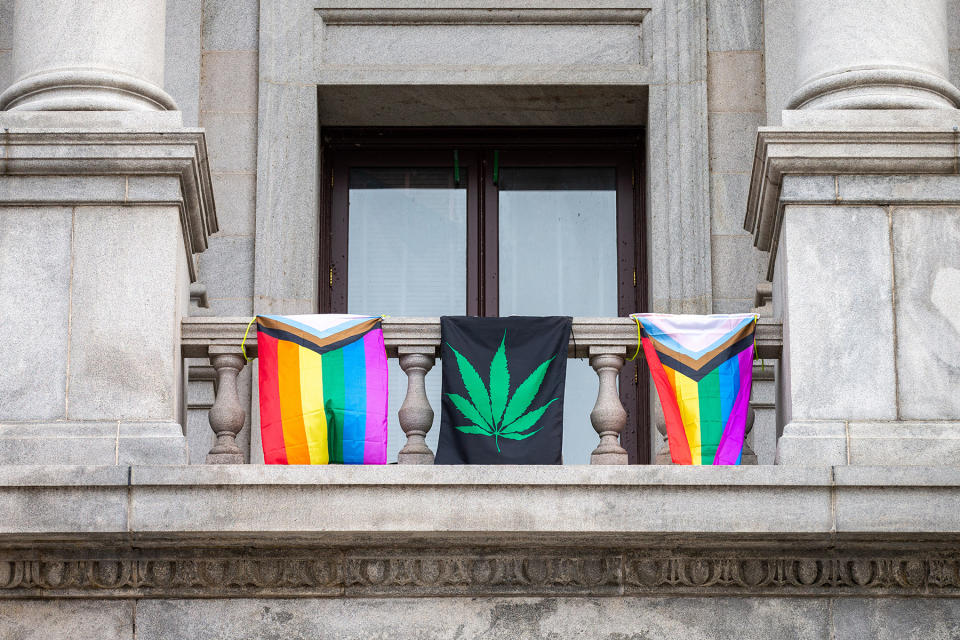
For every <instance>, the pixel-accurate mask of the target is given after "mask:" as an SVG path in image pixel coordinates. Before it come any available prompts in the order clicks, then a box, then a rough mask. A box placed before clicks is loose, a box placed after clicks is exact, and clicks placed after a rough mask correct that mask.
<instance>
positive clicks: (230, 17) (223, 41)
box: [203, 0, 260, 51]
mask: <svg viewBox="0 0 960 640" xmlns="http://www.w3.org/2000/svg"><path fill="white" fill-rule="evenodd" d="M259 22H260V3H259V2H258V0H235V1H234V0H204V1H203V48H204V50H205V51H223V50H238V49H242V50H253V49H257V47H258V43H259V37H258V36H259V33H258V29H257V27H258V25H259Z"/></svg>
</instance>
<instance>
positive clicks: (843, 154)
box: [744, 127, 960, 278]
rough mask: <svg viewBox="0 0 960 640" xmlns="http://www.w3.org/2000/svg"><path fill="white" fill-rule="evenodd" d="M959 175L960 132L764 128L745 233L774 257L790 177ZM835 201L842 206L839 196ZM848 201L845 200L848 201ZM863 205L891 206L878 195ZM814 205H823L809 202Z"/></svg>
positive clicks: (771, 258) (893, 129)
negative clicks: (783, 200)
mask: <svg viewBox="0 0 960 640" xmlns="http://www.w3.org/2000/svg"><path fill="white" fill-rule="evenodd" d="M958 173H960V133H958V131H957V128H956V127H953V128H952V130H950V129H947V128H942V129H940V128H937V129H934V128H923V127H913V128H909V127H902V128H881V127H877V128H855V129H853V128H852V129H845V130H835V129H834V130H831V129H827V128H812V127H810V128H808V127H795V128H790V127H761V128H760V129H759V130H758V132H757V145H756V151H755V154H754V161H753V171H752V175H751V181H750V192H749V197H748V200H747V212H746V216H745V219H744V228H745V229H746V230H747V231H750V232H752V233H753V236H754V244H755V246H756V247H757V248H759V249H761V250H763V251H769V252H770V254H771V255H770V263H769V264H770V266H769V269H768V278H769V277H772V272H773V263H774V260H775V258H776V251H777V243H778V236H779V230H780V221H781V218H782V214H783V204H784V203H783V202H782V200H781V188H782V186H783V183H784V179H785V177H788V176H844V175H888V176H889V175H909V176H929V175H956V174H958ZM834 196H835V197H834V198H833V199H832V200H831V202H837V203H839V202H841V201H842V198H841V196H840V194H839V193H835V194H834ZM845 202H846V201H845ZM859 202H860V203H868V202H869V203H881V204H889V203H890V202H891V198H890V197H888V196H884V195H883V194H878V195H877V196H876V197H874V198H863V199H861V200H860V201H859ZM810 203H811V204H816V203H820V201H819V200H811V201H810Z"/></svg>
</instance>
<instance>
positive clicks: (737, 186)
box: [710, 173, 752, 297]
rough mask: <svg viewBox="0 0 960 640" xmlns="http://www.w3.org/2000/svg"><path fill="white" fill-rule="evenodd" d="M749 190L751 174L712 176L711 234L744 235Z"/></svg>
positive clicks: (715, 174)
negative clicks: (744, 216)
mask: <svg viewBox="0 0 960 640" xmlns="http://www.w3.org/2000/svg"><path fill="white" fill-rule="evenodd" d="M749 190H750V175H749V174H746V173H712V174H710V210H711V213H710V232H711V233H712V234H714V235H741V234H743V213H744V211H746V210H747V193H748V192H749ZM751 297H752V294H751Z"/></svg>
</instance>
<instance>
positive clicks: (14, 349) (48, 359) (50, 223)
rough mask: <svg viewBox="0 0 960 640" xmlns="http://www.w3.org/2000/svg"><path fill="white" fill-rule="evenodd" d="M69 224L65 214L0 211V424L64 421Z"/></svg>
mask: <svg viewBox="0 0 960 640" xmlns="http://www.w3.org/2000/svg"><path fill="white" fill-rule="evenodd" d="M71 217H72V211H71V209H70V208H67V207H49V208H48V207H24V208H2V209H0V300H2V304H0V326H2V327H4V328H5V329H4V331H5V333H6V334H7V339H6V340H5V341H4V342H5V346H4V359H5V361H6V363H5V365H4V366H3V367H0V389H2V392H0V421H3V420H52V419H54V418H63V417H64V415H65V397H66V375H67V333H68V313H69V304H70V282H69V278H70V234H71V228H72V220H71Z"/></svg>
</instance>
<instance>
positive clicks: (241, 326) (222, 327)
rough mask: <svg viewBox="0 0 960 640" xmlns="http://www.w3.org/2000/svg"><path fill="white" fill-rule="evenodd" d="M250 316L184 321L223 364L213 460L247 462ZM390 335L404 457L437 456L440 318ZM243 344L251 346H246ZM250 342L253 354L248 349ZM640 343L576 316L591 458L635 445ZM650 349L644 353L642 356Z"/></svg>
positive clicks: (619, 325)
mask: <svg viewBox="0 0 960 640" xmlns="http://www.w3.org/2000/svg"><path fill="white" fill-rule="evenodd" d="M249 322H250V319H249V318H216V317H195V318H194V317H191V318H185V319H184V320H183V325H182V333H181V344H182V355H183V357H185V358H209V360H210V364H211V365H212V366H213V369H214V370H215V372H216V385H215V388H216V399H215V401H214V403H213V406H212V407H211V408H210V413H209V420H210V427H211V428H212V429H213V431H214V433H215V434H216V443H215V444H214V446H213V448H212V449H211V450H210V453H209V454H208V455H207V463H208V464H218V463H233V464H239V463H242V462H243V454H242V452H241V451H240V448H239V447H238V446H237V443H236V436H237V434H238V433H239V432H240V430H241V429H242V428H243V424H244V419H245V417H246V412H245V410H244V407H243V404H242V403H241V402H240V396H239V393H238V390H237V375H238V374H239V373H240V371H242V370H243V367H244V366H245V365H246V358H245V357H244V355H246V357H247V358H251V359H252V358H255V357H256V356H257V336H256V331H255V330H252V331H251V332H250V334H249V335H248V337H247V340H246V342H245V343H243V335H244V331H245V330H246V328H247V325H248V323H249ZM383 338H384V343H385V344H386V348H387V357H388V358H398V359H399V361H400V368H401V369H402V370H403V371H404V373H405V374H406V376H407V392H406V396H405V398H404V400H403V404H402V406H401V407H400V411H399V414H398V418H399V422H400V427H401V429H403V432H404V434H405V435H406V439H407V440H406V444H405V445H404V447H403V449H401V450H400V453H399V455H398V462H399V463H400V464H432V463H433V452H432V451H431V450H430V448H429V447H428V446H427V443H426V435H427V432H428V431H429V430H430V427H431V425H432V424H433V415H434V413H433V408H432V407H431V406H430V401H429V400H428V399H427V393H426V388H425V386H424V379H425V377H426V375H427V373H428V372H429V371H430V369H432V368H433V365H434V364H435V362H436V359H437V357H438V356H439V353H440V319H439V318H387V319H385V320H384V321H383ZM241 344H243V348H241ZM756 344H757V356H758V357H759V358H763V359H779V357H780V351H781V348H782V344H783V333H782V327H781V325H780V323H778V322H773V321H772V320H770V319H767V318H763V317H761V319H760V321H759V323H758V324H757V333H756ZM244 350H245V351H246V354H244ZM636 350H637V327H636V324H635V323H634V321H633V320H631V319H630V318H574V319H573V331H572V333H571V337H570V346H569V348H568V350H567V356H568V357H570V358H589V361H590V366H591V367H593V370H594V371H596V372H597V377H598V383H599V384H598V391H597V402H596V404H595V405H594V407H593V411H591V412H590V422H591V424H592V425H593V428H594V430H595V431H596V432H597V437H598V439H599V443H598V445H597V447H596V449H594V451H593V453H592V455H591V457H590V463H591V464H627V452H626V450H625V449H624V448H623V447H622V446H621V445H620V435H621V433H622V432H623V429H624V427H625V426H626V422H627V412H626V410H625V409H624V408H623V405H622V404H621V402H620V396H619V395H618V393H617V378H618V376H619V375H620V370H621V369H622V368H623V365H624V362H625V360H626V358H627V357H629V356H632V355H633V354H634V352H636ZM641 357H642V356H641Z"/></svg>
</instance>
